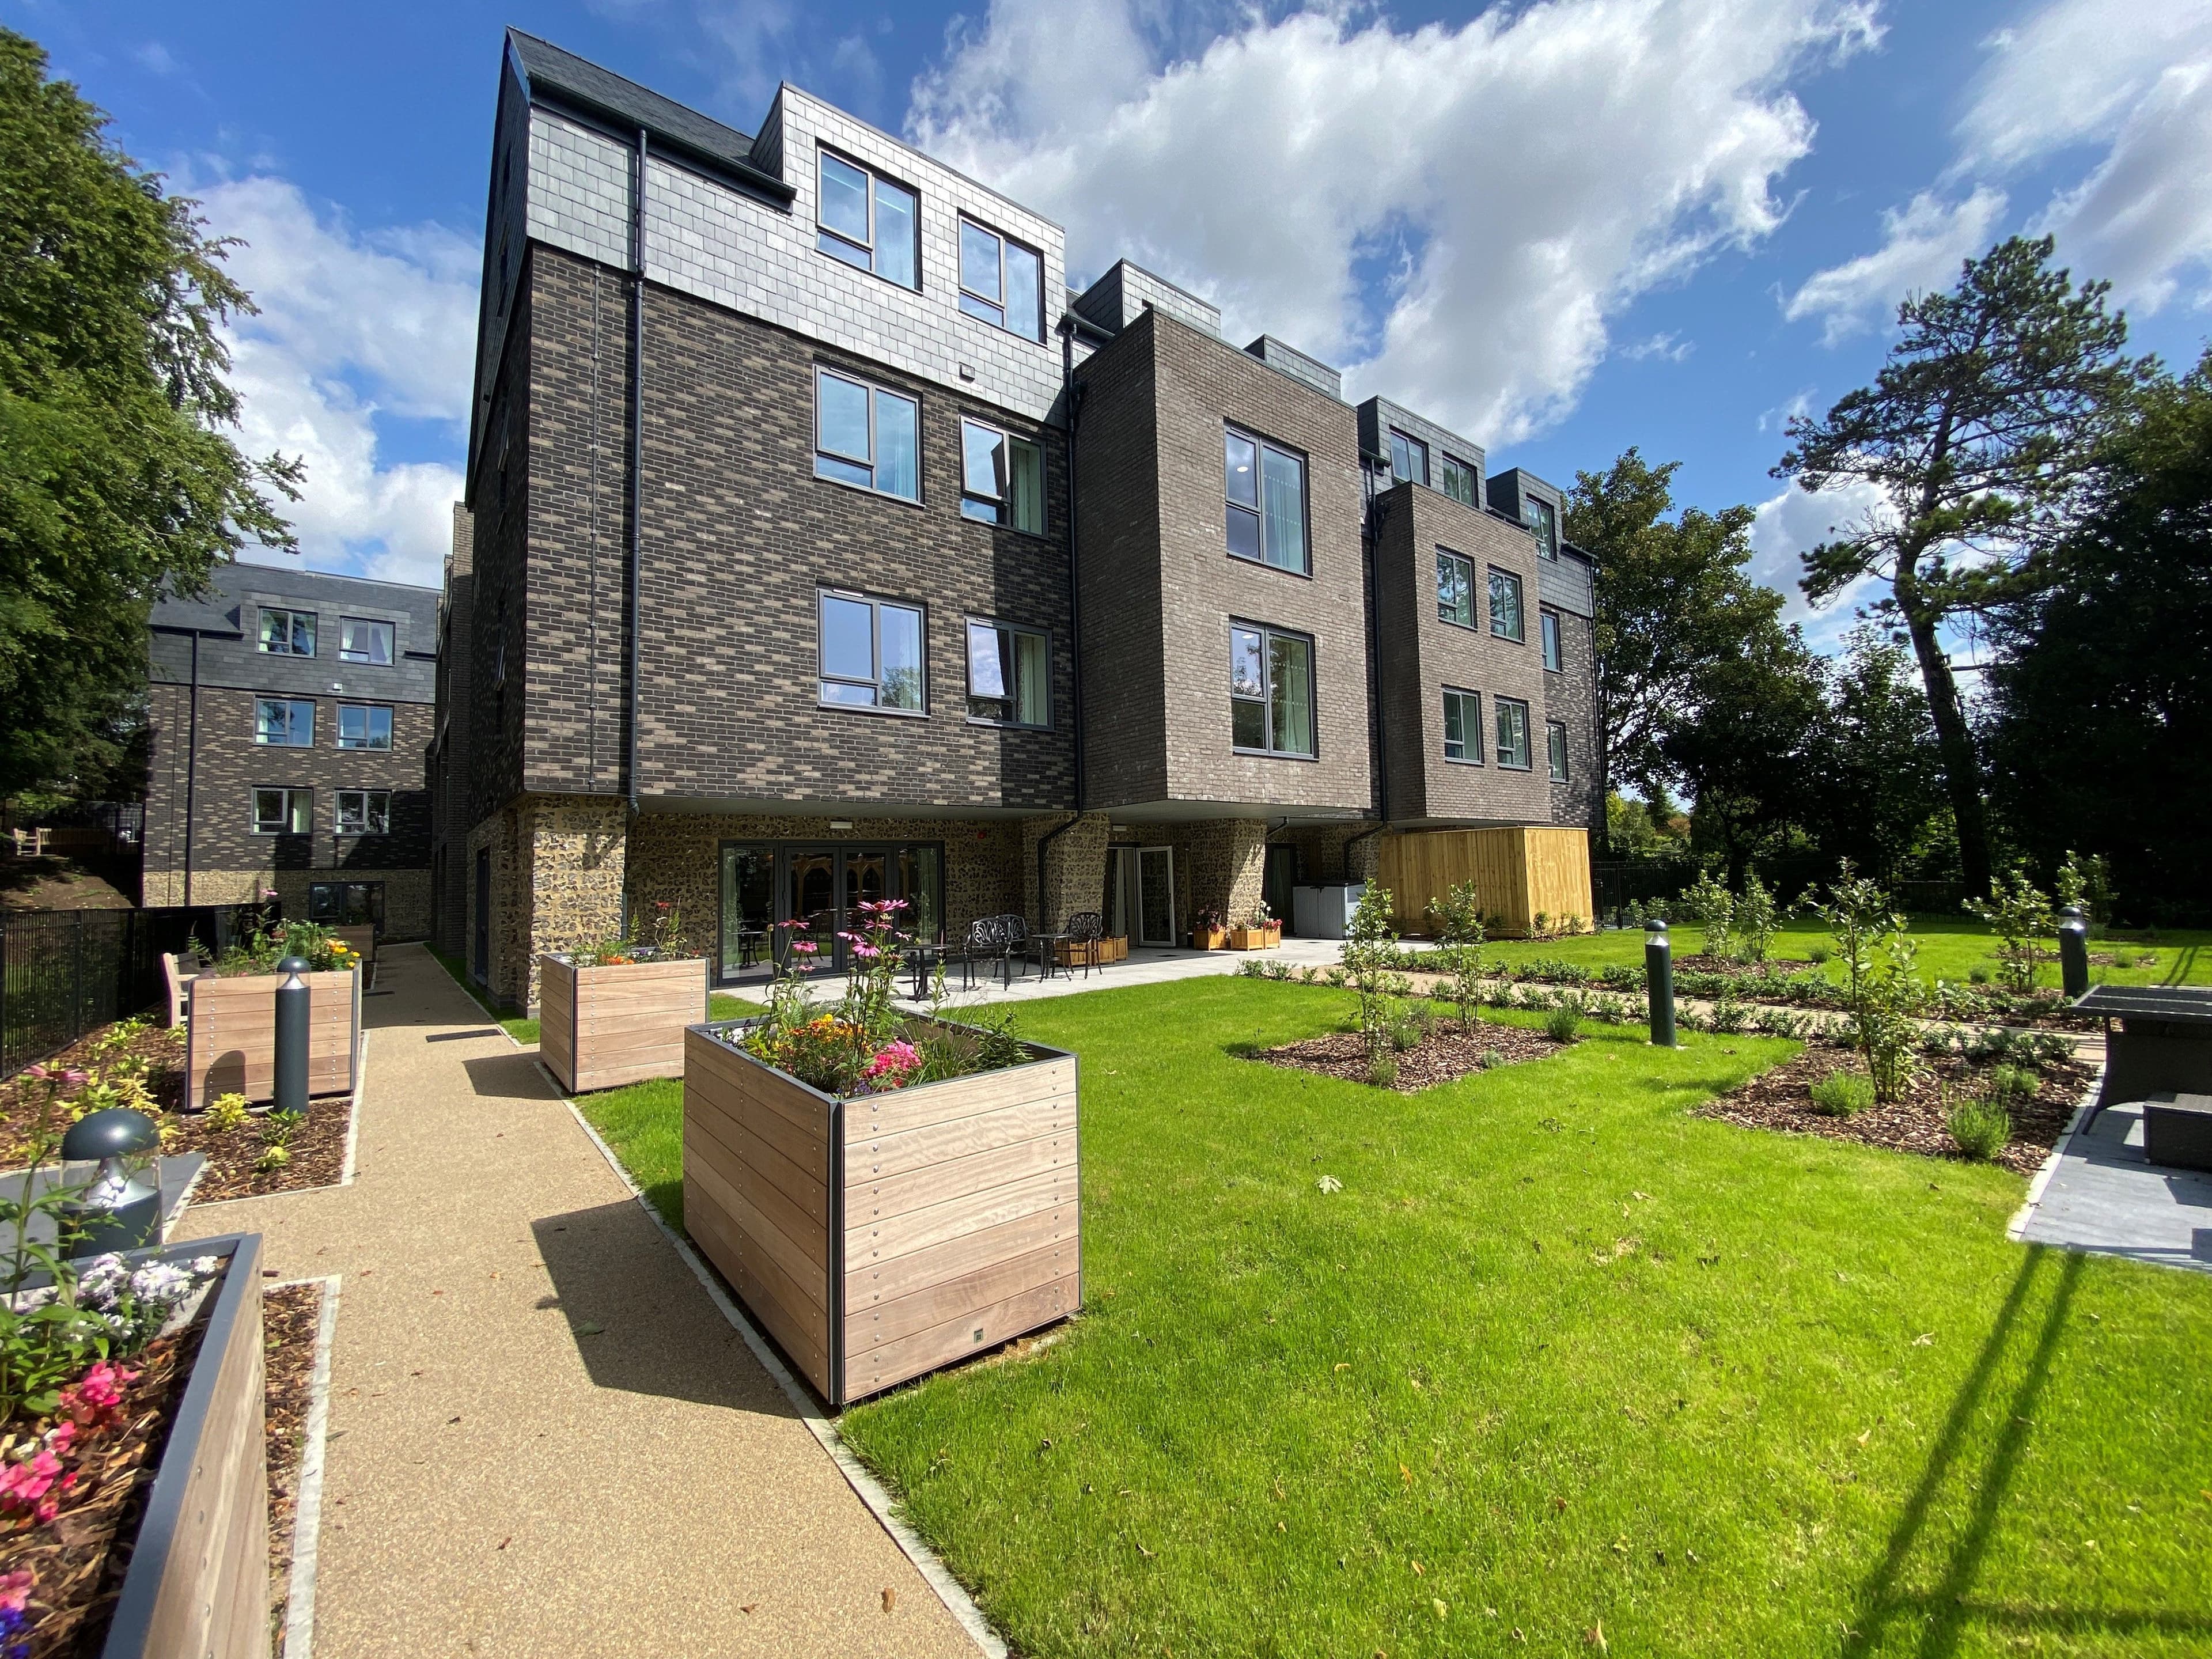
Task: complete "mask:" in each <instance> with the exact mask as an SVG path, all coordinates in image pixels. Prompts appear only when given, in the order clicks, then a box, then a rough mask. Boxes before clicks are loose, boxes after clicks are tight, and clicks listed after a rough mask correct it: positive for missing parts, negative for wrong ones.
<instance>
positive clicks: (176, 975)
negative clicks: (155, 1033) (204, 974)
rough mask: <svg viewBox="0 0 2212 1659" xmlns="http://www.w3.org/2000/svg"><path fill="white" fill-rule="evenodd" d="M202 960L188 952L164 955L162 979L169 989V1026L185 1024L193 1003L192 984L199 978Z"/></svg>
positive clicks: (162, 958) (162, 959)
mask: <svg viewBox="0 0 2212 1659" xmlns="http://www.w3.org/2000/svg"><path fill="white" fill-rule="evenodd" d="M199 972H200V959H199V958H198V957H196V956H193V955H191V953H190V952H188V951H178V952H176V953H175V954H174V955H169V954H167V953H166V952H165V953H164V954H163V955H162V957H161V978H162V981H164V982H165V983H166V984H167V986H168V987H169V1024H171V1025H173V1026H176V1025H181V1024H184V1023H185V1014H186V1012H188V1011H189V1010H190V1008H191V982H192V981H194V980H195V979H197V978H198V977H199Z"/></svg>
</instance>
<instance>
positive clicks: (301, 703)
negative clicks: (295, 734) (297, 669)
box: [253, 696, 320, 749]
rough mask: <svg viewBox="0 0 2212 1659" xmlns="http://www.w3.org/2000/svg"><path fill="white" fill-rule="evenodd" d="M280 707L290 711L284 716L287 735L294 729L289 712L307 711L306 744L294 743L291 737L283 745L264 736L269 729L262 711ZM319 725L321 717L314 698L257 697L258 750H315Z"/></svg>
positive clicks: (255, 737)
mask: <svg viewBox="0 0 2212 1659" xmlns="http://www.w3.org/2000/svg"><path fill="white" fill-rule="evenodd" d="M279 705H282V706H283V708H285V709H286V710H287V711H288V712H287V713H286V714H285V716H284V729H285V731H286V732H287V733H289V732H291V731H292V729H293V726H292V715H291V714H290V713H289V711H290V710H294V709H298V708H305V709H306V710H307V741H306V742H305V743H294V742H292V741H291V740H290V739H289V736H288V737H287V738H286V740H285V741H284V742H283V743H274V742H271V741H270V739H269V738H267V737H265V736H264V735H263V733H264V732H265V731H266V730H267V727H266V726H265V725H264V722H263V720H262V718H261V711H262V710H263V709H264V708H276V707H277V706H279ZM319 723H320V720H319V716H318V714H317V713H316V710H315V700H314V699H313V697H260V696H257V697H256V698H254V700H253V746H254V747H255V748H256V749H313V747H314V746H315V727H316V726H317V725H319Z"/></svg>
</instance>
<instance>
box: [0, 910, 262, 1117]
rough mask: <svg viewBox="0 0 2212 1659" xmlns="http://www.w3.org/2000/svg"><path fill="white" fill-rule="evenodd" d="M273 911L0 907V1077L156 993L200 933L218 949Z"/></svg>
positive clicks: (137, 1008)
mask: <svg viewBox="0 0 2212 1659" xmlns="http://www.w3.org/2000/svg"><path fill="white" fill-rule="evenodd" d="M275 920H276V908H275V907H274V906H269V907H266V908H264V907H263V906H260V905H252V904H237V905H232V904H198V905H190V906H185V905H176V906H168V907H163V908H156V909H150V910H19V911H14V912H11V913H9V914H8V915H5V916H4V917H0V1078H5V1077H13V1076H14V1075H15V1073H17V1072H20V1071H21V1070H22V1069H23V1067H25V1066H31V1065H35V1064H36V1063H37V1062H38V1061H40V1060H44V1059H46V1057H47V1056H49V1055H51V1054H58V1053H59V1052H60V1051H61V1050H62V1049H64V1048H68V1047H69V1045H70V1043H72V1042H76V1040H77V1039H78V1038H79V1037H81V1036H84V1035H85V1033H86V1032H88V1031H93V1030H98V1029H99V1028H100V1027H101V1026H102V1025H106V1024H109V1023H110V1022H111V1021H113V1020H118V1019H121V1018H125V1017H126V1016H128V1015H131V1014H136V1013H140V1012H143V1011H144V1010H146V1009H147V1008H149V1007H151V1006H153V1005H154V1004H155V1003H156V1002H158V1001H160V1000H161V998H162V997H163V995H164V994H165V987H164V985H163V982H162V978H161V958H162V957H164V956H166V955H168V954H171V953H173V952H175V951H181V950H184V949H185V947H186V945H190V944H191V943H193V942H195V941H197V943H198V944H199V945H202V946H204V948H206V949H208V950H210V951H222V950H223V949H224V948H225V947H226V946H228V945H229V944H230V943H231V942H232V941H233V940H234V939H239V938H241V937H242V936H244V935H245V934H246V933H250V932H252V930H253V929H254V928H256V927H262V926H264V925H266V924H267V923H268V922H270V921H275Z"/></svg>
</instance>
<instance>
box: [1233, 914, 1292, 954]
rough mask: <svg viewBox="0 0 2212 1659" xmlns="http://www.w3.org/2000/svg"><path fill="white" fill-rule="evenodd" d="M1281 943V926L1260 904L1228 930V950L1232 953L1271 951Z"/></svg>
mask: <svg viewBox="0 0 2212 1659" xmlns="http://www.w3.org/2000/svg"><path fill="white" fill-rule="evenodd" d="M1282 942H1283V924H1282V923H1281V922H1280V921H1277V920H1276V918H1275V917H1274V916H1273V915H1270V914H1269V913H1268V910H1267V904H1266V903H1265V902H1261V903H1259V904H1256V905H1255V906H1254V907H1253V908H1252V913H1251V914H1250V915H1248V916H1246V917H1245V918H1244V920H1243V921H1240V922H1238V923H1237V925H1236V926H1235V927H1231V929H1230V930H1229V948H1230V949H1231V950H1232V951H1272V950H1273V949H1274V948H1275V947H1276V946H1277V945H1280V944H1281V943H1282Z"/></svg>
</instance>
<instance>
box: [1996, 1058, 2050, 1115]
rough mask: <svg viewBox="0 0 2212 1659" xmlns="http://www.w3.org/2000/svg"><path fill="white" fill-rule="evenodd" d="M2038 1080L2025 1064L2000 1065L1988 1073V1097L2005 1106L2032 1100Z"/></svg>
mask: <svg viewBox="0 0 2212 1659" xmlns="http://www.w3.org/2000/svg"><path fill="white" fill-rule="evenodd" d="M2039 1081H2040V1079H2038V1078H2037V1077H2036V1075H2035V1073H2033V1072H2032V1071H2029V1070H2028V1069H2027V1067H2026V1066H1998V1067H1997V1068H1996V1070H1995V1071H1994V1072H1991V1073H1990V1085H1989V1088H1990V1099H1991V1100H1995V1101H1998V1102H2001V1103H2003V1104H2005V1105H2007V1106H2009V1105H2012V1104H2013V1103H2015V1102H2019V1101H2027V1100H2033V1098H2034V1097H2035V1091H2036V1087H2037V1085H2038V1083H2039Z"/></svg>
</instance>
